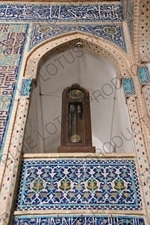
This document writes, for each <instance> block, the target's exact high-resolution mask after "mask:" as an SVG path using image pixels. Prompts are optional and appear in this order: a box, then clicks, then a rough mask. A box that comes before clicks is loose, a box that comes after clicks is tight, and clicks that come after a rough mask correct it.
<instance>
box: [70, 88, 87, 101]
mask: <svg viewBox="0 0 150 225" xmlns="http://www.w3.org/2000/svg"><path fill="white" fill-rule="evenodd" d="M68 95H69V97H70V98H72V99H80V98H83V96H84V94H83V92H82V91H81V90H79V89H72V90H70V91H69V92H68Z"/></svg>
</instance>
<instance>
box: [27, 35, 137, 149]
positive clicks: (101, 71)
mask: <svg viewBox="0 0 150 225" xmlns="http://www.w3.org/2000/svg"><path fill="white" fill-rule="evenodd" d="M79 36H80V35H79ZM84 38H85V36H84ZM96 40H97V38H96ZM65 41H66V42H64V43H63V44H60V45H58V46H57V47H54V48H53V49H52V50H51V51H48V52H46V53H45V54H44V55H43V56H42V57H41V58H40V56H41V55H42V54H43V53H40V54H38V52H37V51H38V49H37V50H36V51H35V52H36V53H37V56H39V59H38V60H35V61H34V64H37V61H38V65H37V67H38V69H36V67H35V69H34V68H32V72H31V73H32V74H33V77H34V78H35V77H36V79H37V82H38V88H37V89H36V90H34V91H35V92H34V93H33V95H34V97H33V95H32V97H33V99H34V102H35V104H33V105H32V106H31V107H33V108H32V109H30V111H32V112H34V109H35V108H34V107H35V105H36V107H37V108H36V111H37V109H38V112H39V114H38V115H36V116H37V117H36V120H35V121H34V120H33V115H35V113H36V111H35V113H33V114H32V113H31V114H30V113H29V115H30V119H29V120H30V121H32V123H34V124H32V125H33V126H34V127H35V126H36V129H35V131H34V130H32V129H31V127H32V126H31V124H30V123H31V122H28V123H27V129H28V130H26V135H25V139H26V138H27V137H28V136H29V134H32V135H33V137H32V140H34V142H33V146H36V147H35V148H34V150H32V152H56V151H57V147H58V146H59V145H60V130H61V125H60V123H61V119H60V115H61V93H62V90H63V89H64V88H65V87H66V86H68V85H71V84H72V83H79V84H80V85H82V86H84V87H85V88H87V89H88V90H89V91H90V94H91V108H92V121H93V122H92V123H93V125H92V127H93V132H92V133H93V144H94V145H96V148H97V149H103V150H106V152H113V151H118V152H122V149H123V148H124V149H126V151H128V149H129V151H132V149H133V146H131V145H132V144H131V143H129V142H126V143H125V142H124V143H122V140H121V138H120V139H119V138H118V139H117V140H116V139H114V140H113V141H112V138H114V137H116V136H119V135H120V133H121V132H122V133H124V135H125V136H126V135H127V133H128V130H127V129H129V128H130V126H129V119H128V116H127V107H126V105H125V100H124V95H123V90H122V89H121V88H120V83H119V87H118V86H117V85H118V84H117V83H118V82H117V81H118V80H119V78H120V77H121V76H122V77H123V76H125V75H124V71H125V69H124V68H127V65H128V61H127V62H126V61H125V62H124V64H121V63H123V59H125V55H124V53H123V52H120V53H119V51H118V50H115V51H114V46H111V44H110V43H109V45H106V46H107V48H108V49H110V48H111V47H112V50H113V52H111V53H110V52H109V51H108V50H106V49H104V47H103V48H102V47H101V46H99V45H98V44H99V42H98V43H97V44H95V43H94V42H93V40H92V42H90V41H89V37H88V38H86V39H85V40H84V39H83V38H81V37H80V38H77V37H75V38H74V39H73V40H70V41H68V40H67V39H65ZM100 41H101V40H100ZM61 42H62V40H61ZM77 42H81V44H82V46H83V48H82V49H77V48H76V43H77ZM56 44H58V40H57V42H56ZM45 45H47V43H45ZM44 48H46V47H44ZM46 49H47V48H46ZM66 49H68V50H66ZM41 50H43V47H41ZM47 50H48V49H47ZM41 52H42V51H41ZM43 52H44V50H43ZM83 52H84V54H83ZM116 52H117V54H116ZM119 54H120V57H118V55H119ZM33 55H35V54H34V52H33ZM33 55H32V56H33ZM100 55H101V56H100ZM122 55H123V59H122ZM30 57H31V56H30ZM117 57H118V58H117ZM62 58H63V59H64V60H63V61H62V60H61V59H62ZM116 58H117V59H116ZM106 59H107V60H106ZM29 61H30V58H29ZM110 61H111V63H110ZM112 64H113V65H112ZM28 65H29V64H28V63H27V68H29V66H28ZM122 65H123V66H122ZM114 66H115V67H114ZM29 69H30V68H29ZM48 70H49V71H48ZM36 71H37V74H36ZM92 71H93V72H92ZM65 73H66V74H65ZM120 73H121V74H122V73H123V75H121V74H120ZM70 74H72V75H70ZM25 75H26V76H27V75H28V74H25ZM39 78H40V79H39ZM86 79H87V80H86ZM117 79H118V80H117ZM48 88H50V89H51V90H50V91H49V90H48ZM39 94H40V95H39ZM54 97H55V98H54ZM38 99H40V101H39V100H38ZM58 99H59V100H58ZM122 99H123V101H122ZM49 100H50V101H49ZM38 101H39V102H38ZM95 103H96V104H95ZM48 104H50V108H51V109H50V108H49V107H48ZM100 104H101V107H97V106H99V105H100ZM56 105H58V107H57V106H56ZM92 105H93V106H92ZM119 107H120V108H122V109H123V110H125V111H126V112H125V119H124V120H123V123H121V122H120V121H121V114H119V113H118V112H119V110H118V109H119ZM45 108H46V110H44V109H45ZM98 108H99V109H98ZM99 117H100V118H99ZM43 118H44V121H43ZM118 118H119V123H120V124H121V126H120V125H117V128H116V127H115V123H116V124H117V119H118ZM33 121H34V122H33ZM37 121H39V122H37ZM113 121H114V122H113ZM37 124H38V125H37ZM125 124H126V126H125ZM106 134H107V135H106ZM129 135H130V134H128V136H129ZM35 136H36V137H35ZM114 142H115V143H116V145H118V146H121V148H120V149H119V148H118V150H117V149H116V148H115V144H114ZM105 143H106V144H105ZM104 144H105V146H103V145H104ZM124 144H125V146H124ZM37 146H39V148H38V147H37ZM48 146H49V147H48ZM127 146H128V147H127ZM37 148H38V149H37ZM26 149H27V147H26ZM41 149H45V150H41Z"/></svg>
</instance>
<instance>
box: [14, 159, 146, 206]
mask: <svg viewBox="0 0 150 225" xmlns="http://www.w3.org/2000/svg"><path fill="white" fill-rule="evenodd" d="M141 208H142V203H141V195H140V190H139V184H138V179H137V175H136V168H135V164H134V161H133V160H127V159H126V160H115V159H112V160H102V159H101V160H100V159H92V160H90V159H87V160H86V159H56V160H55V159H53V160H25V161H24V162H23V167H22V174H21V181H20V187H19V194H18V202H17V207H16V210H46V209H51V210H71V209H75V210H82V209H88V210H90V209H91V210H98V209H101V210H105V209H113V210H138V209H141Z"/></svg>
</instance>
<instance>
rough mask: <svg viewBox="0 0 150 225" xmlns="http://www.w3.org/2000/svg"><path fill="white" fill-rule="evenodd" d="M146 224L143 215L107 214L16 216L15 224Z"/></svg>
mask: <svg viewBox="0 0 150 225" xmlns="http://www.w3.org/2000/svg"><path fill="white" fill-rule="evenodd" d="M19 224H22V225H23V224H24V225H25V224H26V225H35V224H37V225H41V224H42V225H56V224H57V225H60V224H61V225H84V224H86V225H110V224H111V225H117V224H118V225H121V224H122V225H126V224H128V225H145V222H144V219H143V218H142V217H135V216H118V217H116V216H113V217H108V216H107V215H88V216H87V215H82V216H81V215H69V216H67V215H59V216H29V217H28V216H18V217H17V216H16V217H15V218H14V221H13V225H19Z"/></svg>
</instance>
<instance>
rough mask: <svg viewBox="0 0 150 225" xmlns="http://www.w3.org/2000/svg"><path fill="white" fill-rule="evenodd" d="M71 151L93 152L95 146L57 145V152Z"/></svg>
mask: <svg viewBox="0 0 150 225" xmlns="http://www.w3.org/2000/svg"><path fill="white" fill-rule="evenodd" d="M66 152H67V153H71V152H92V153H95V147H93V146H60V147H58V153H66Z"/></svg>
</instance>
